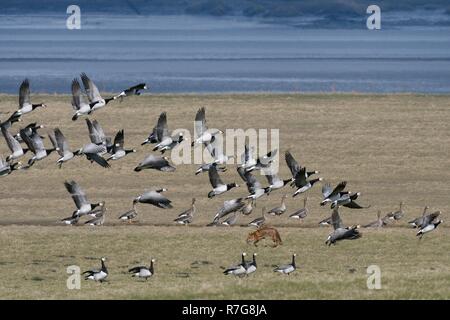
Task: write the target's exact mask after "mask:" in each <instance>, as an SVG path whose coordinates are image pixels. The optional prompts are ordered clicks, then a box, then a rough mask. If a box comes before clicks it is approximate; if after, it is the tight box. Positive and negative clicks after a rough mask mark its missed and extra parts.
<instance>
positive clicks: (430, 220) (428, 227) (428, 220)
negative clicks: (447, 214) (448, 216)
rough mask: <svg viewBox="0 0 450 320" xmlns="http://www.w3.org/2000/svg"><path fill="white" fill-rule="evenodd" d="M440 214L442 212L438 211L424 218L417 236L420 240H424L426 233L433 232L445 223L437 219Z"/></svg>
mask: <svg viewBox="0 0 450 320" xmlns="http://www.w3.org/2000/svg"><path fill="white" fill-rule="evenodd" d="M440 214H441V212H440V211H436V212H433V213H430V214H429V215H426V216H425V217H424V218H423V221H422V224H421V225H420V226H419V231H418V232H417V234H416V236H417V237H419V240H420V239H422V237H423V235H424V234H425V233H428V232H431V231H433V230H434V229H436V228H437V227H438V226H439V225H440V224H441V223H442V222H443V221H442V220H439V219H437V218H438V217H439V215H440Z"/></svg>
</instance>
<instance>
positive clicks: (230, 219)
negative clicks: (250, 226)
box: [222, 212, 239, 227]
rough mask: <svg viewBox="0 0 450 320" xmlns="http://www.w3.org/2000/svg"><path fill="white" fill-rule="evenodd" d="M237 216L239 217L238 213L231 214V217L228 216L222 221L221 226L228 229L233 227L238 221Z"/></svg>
mask: <svg viewBox="0 0 450 320" xmlns="http://www.w3.org/2000/svg"><path fill="white" fill-rule="evenodd" d="M238 215H239V213H238V212H233V214H232V215H230V216H228V218H226V219H225V220H224V221H222V225H224V226H228V227H231V226H234V225H235V224H236V222H237V220H238Z"/></svg>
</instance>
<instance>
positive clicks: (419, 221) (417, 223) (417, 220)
mask: <svg viewBox="0 0 450 320" xmlns="http://www.w3.org/2000/svg"><path fill="white" fill-rule="evenodd" d="M429 208H430V207H428V206H425V208H423V212H422V216H421V217H418V218H415V219H414V220H411V221H409V222H408V223H409V224H410V225H411V226H412V227H413V228H417V227H420V226H421V225H422V222H423V221H424V219H425V215H426V214H427V210H428V209H429Z"/></svg>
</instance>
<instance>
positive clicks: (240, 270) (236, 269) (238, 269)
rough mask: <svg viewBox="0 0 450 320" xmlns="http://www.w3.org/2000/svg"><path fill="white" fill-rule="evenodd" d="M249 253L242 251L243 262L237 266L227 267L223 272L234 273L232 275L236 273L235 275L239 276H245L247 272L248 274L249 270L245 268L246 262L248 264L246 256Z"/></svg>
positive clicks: (226, 273)
mask: <svg viewBox="0 0 450 320" xmlns="http://www.w3.org/2000/svg"><path fill="white" fill-rule="evenodd" d="M246 255H247V254H246V253H245V252H243V253H242V256H241V257H242V258H241V259H242V261H241V263H240V264H238V265H235V266H232V267H230V268H228V269H226V270H225V271H224V272H223V274H225V275H229V274H232V275H234V276H237V277H243V276H245V275H246V274H247V270H246V269H245V264H246V262H245V256H246Z"/></svg>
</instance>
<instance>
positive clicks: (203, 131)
mask: <svg viewBox="0 0 450 320" xmlns="http://www.w3.org/2000/svg"><path fill="white" fill-rule="evenodd" d="M194 127H195V132H194V134H195V138H194V141H192V143H191V146H194V145H195V144H203V143H209V142H212V141H214V139H215V138H214V136H215V135H217V134H219V133H223V132H222V131H221V130H217V129H216V130H208V127H207V125H206V118H205V108H200V109H198V111H197V114H196V115H195V126H194Z"/></svg>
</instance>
